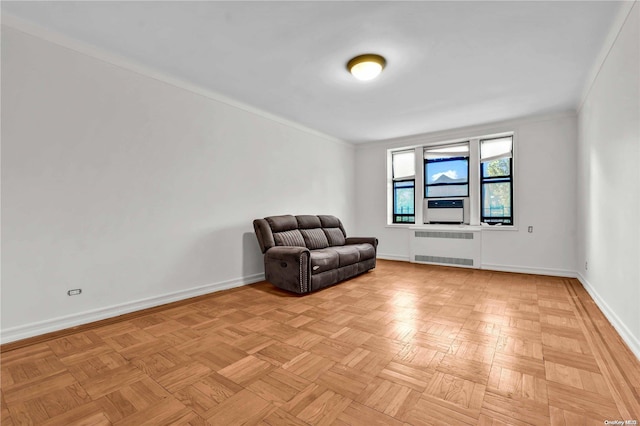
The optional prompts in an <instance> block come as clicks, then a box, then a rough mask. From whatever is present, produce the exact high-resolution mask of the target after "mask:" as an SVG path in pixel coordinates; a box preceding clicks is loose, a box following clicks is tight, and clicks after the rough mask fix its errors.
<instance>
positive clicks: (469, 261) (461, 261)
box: [415, 254, 473, 266]
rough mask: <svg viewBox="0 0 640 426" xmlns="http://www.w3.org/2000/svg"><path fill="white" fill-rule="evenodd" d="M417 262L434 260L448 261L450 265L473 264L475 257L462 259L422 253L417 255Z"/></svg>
mask: <svg viewBox="0 0 640 426" xmlns="http://www.w3.org/2000/svg"><path fill="white" fill-rule="evenodd" d="M415 261H416V262H432V263H447V264H449V265H465V266H473V259H462V258H458V257H442V256H425V255H422V254H416V255H415Z"/></svg>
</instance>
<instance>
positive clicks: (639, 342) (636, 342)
mask: <svg viewBox="0 0 640 426" xmlns="http://www.w3.org/2000/svg"><path fill="white" fill-rule="evenodd" d="M577 278H578V281H580V284H582V287H584V289H585V290H587V293H589V296H591V298H592V299H593V301H594V302H596V305H598V308H600V311H602V313H603V314H604V316H605V317H606V318H607V319H608V320H609V322H610V323H611V325H612V326H613V328H615V329H616V331H617V332H618V334H619V335H620V337H621V338H622V340H624V342H625V343H626V344H627V346H628V347H629V349H631V352H633V354H634V355H635V356H636V358H638V360H640V339H639V338H638V337H637V336H634V335H633V333H632V332H631V331H630V330H629V329H628V328H627V326H626V325H625V324H624V322H622V320H620V318H619V317H618V315H616V312H615V310H613V309H611V307H610V306H609V305H608V304H607V302H605V301H604V299H603V298H602V297H601V296H600V294H598V292H597V291H596V289H595V288H594V287H593V286H592V285H591V284H590V283H589V281H587V279H586V278H585V277H583V276H582V274H580V273H579V272H578V274H577Z"/></svg>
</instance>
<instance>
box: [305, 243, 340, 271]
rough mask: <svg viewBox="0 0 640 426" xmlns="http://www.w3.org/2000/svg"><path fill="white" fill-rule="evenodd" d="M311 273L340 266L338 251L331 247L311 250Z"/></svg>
mask: <svg viewBox="0 0 640 426" xmlns="http://www.w3.org/2000/svg"><path fill="white" fill-rule="evenodd" d="M310 253H311V275H316V274H320V273H322V272H326V271H330V270H332V269H337V268H338V253H337V252H336V251H335V250H333V249H331V248H326V249H320V250H311V252H310Z"/></svg>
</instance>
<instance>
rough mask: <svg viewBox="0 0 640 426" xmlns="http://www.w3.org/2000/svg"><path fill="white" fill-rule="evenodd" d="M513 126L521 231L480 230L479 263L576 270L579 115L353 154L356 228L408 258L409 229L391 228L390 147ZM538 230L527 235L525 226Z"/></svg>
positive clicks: (388, 254)
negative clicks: (576, 158)
mask: <svg viewBox="0 0 640 426" xmlns="http://www.w3.org/2000/svg"><path fill="white" fill-rule="evenodd" d="M507 131H515V162H516V163H515V167H514V169H515V207H514V211H515V216H516V217H515V222H516V227H517V230H483V233H482V267H483V268H486V269H498V270H507V271H518V272H531V273H542V274H551V275H568V276H574V274H575V258H574V251H575V229H576V228H575V216H576V213H575V206H576V198H575V188H576V160H575V149H576V138H577V135H576V117H575V115H574V114H561V115H555V116H547V117H532V118H528V119H524V120H518V121H511V122H506V123H501V124H495V125H488V126H477V127H471V128H466V129H459V130H453V131H448V132H441V133H437V134H428V135H418V136H413V137H410V138H402V139H396V140H391V141H383V142H379V143H376V144H372V145H366V146H358V147H357V151H356V217H358V223H357V233H358V234H359V235H374V236H377V237H378V238H379V239H380V245H379V249H378V250H379V253H380V256H381V257H385V258H390V259H399V260H409V234H408V230H407V227H406V226H397V225H392V226H387V224H386V218H387V200H386V197H387V181H386V150H387V149H389V148H398V147H402V146H410V145H418V144H421V143H429V142H437V141H447V140H454V139H459V138H465V137H474V136H482V135H487V134H494V133H501V132H507ZM529 225H531V226H533V227H534V232H533V233H531V234H530V233H528V232H527V226H529Z"/></svg>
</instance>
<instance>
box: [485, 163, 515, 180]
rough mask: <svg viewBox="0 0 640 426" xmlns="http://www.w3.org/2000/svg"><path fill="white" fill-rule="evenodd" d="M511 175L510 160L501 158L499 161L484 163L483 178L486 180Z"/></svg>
mask: <svg viewBox="0 0 640 426" xmlns="http://www.w3.org/2000/svg"><path fill="white" fill-rule="evenodd" d="M510 175H511V160H510V159H509V158H501V159H499V160H493V161H488V162H486V163H482V177H484V178H489V177H495V176H510Z"/></svg>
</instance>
